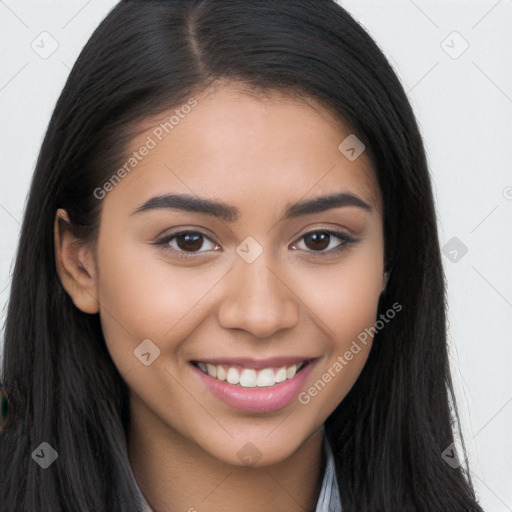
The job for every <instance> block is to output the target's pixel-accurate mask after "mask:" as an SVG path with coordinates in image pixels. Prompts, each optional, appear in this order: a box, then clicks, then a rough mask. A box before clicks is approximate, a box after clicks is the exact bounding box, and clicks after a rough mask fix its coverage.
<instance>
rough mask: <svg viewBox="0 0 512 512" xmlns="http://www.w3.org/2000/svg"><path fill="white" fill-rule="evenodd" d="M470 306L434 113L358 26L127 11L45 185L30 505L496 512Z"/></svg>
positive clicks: (12, 314)
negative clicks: (468, 437) (452, 273)
mask: <svg viewBox="0 0 512 512" xmlns="http://www.w3.org/2000/svg"><path fill="white" fill-rule="evenodd" d="M444 307H445V306H444V284H443V273H442V267H441V258H440V252H439V245H438V238H437V231H436V221H435V211H434V206H433V199H432V192H431V186H430V180H429V174H428V169H427V165H426V159H425V153H424V149H423V145H422V141H421V137H420V135H419V131H418V128H417V125H416V122H415V119H414V116H413V113H412V110H411V108H410V105H409V103H408V101H407V98H406V96H405V94H404V91H403V89H402V87H401V85H400V83H399V81H398V79H397V78H396V76H395V74H394V73H393V71H392V69H391V68H390V66H389V64H388V62H387V61H386V59H385V58H384V56H383V55H382V53H381V52H380V50H379V49H378V48H377V46H376V45H375V43H374V42H373V41H372V40H371V38H370V37H369V36H368V35H367V34H366V33H365V31H364V30H363V29H362V28H361V27H360V26H359V25H358V24H357V23H356V22H355V21H354V20H353V19H352V18H351V17H350V16H349V15H348V14H347V13H346V12H345V11H344V10H343V9H342V8H341V7H340V6H338V5H337V4H336V3H335V2H333V1H330V0H315V2H312V1H308V0H299V1H294V2H275V1H272V0H261V1H257V2H254V1H250V2H249V1H237V2H233V1H232V0H229V1H228V0H216V1H212V0H210V1H208V0H181V1H180V0H175V1H171V0H167V1H166V0H155V1H151V2H147V1H145V0H144V1H143V0H125V1H122V2H120V3H119V4H118V5H117V6H116V7H115V8H114V10H113V11H112V12H111V13H110V14H109V16H108V17H107V18H106V19H105V20H104V21H103V22H102V24H101V25H100V27H99V28H98V29H97V30H96V32H95V33H94V34H93V36H92V37H91V39H90V41H89V42H88V44H87V45H86V47H85V48H84V50H83V52H82V54H81V56H80V58H79V59H78V61H77V63H76V65H75V66H74V68H73V70H72V72H71V75H70V77H69V79H68V82H67V84H66V86H65V88H64V91H63V92H62V95H61V97H60V99H59V101H58V104H57V106H56V109H55V112H54V114H53V117H52V119H51V122H50V126H49V128H48V132H47V135H46V138H45V141H44V143H43V147H42V149H41V154H40V157H39V160H38V163H37V167H36V171H35V175H34V180H33V184H32V188H31V191H30V197H29V200H28V204H27V209H26V214H25V219H24V223H23V228H22V233H21V239H20V246H19V251H18V257H17V261H16V266H15V271H14V275H13V283H12V291H11V298H10V302H9V310H8V317H7V323H6V333H5V348H4V358H3V369H2V382H3V384H4V385H5V389H6V390H8V396H9V403H10V404H11V410H14V413H12V416H13V418H12V419H11V421H10V425H9V426H8V427H6V428H4V431H3V432H2V435H1V437H0V443H1V448H2V458H3V461H4V462H3V464H2V468H1V472H2V474H1V476H2V482H4V485H3V487H2V504H3V510H6V511H19V510H23V511H30V512H34V511H52V512H53V511H58V510H66V511H74V510H76V511H86V510H87V511H89V510H90V511H100V510H101V511H103V510H104V511H109V512H110V511H128V510H130V511H131V510H134V511H140V510H154V511H155V512H166V511H175V510H189V511H193V510H197V511H199V512H201V511H218V510H223V511H224V510H244V511H248V512H249V511H261V510H264V511H275V510H287V511H288V510H289V511H299V510H301V511H304V510H306V511H309V510H316V511H327V510H338V511H339V510H343V511H344V512H346V511H357V512H362V511H368V512H369V511H393V512H398V511H429V512H433V511H439V512H441V511H442V512H449V511H457V512H459V511H479V510H481V508H480V507H479V506H478V504H477V503H476V500H475V496H474V492H473V489H472V485H471V480H470V478H469V474H468V473H467V468H463V467H462V466H461V465H459V464H448V463H447V462H445V460H444V459H443V457H442V454H443V453H444V452H445V450H447V449H450V447H451V446H452V444H453V442H454V433H453V431H452V422H454V421H456V420H457V415H456V409H455V406H454V405H453V402H451V401H450V398H451V397H452V396H453V392H452V385H451V380H450V374H449V367H448V358H447V349H446V328H445V309H444ZM6 395H7V393H6ZM452 405H453V407H451V406H452ZM454 456H455V455H454ZM5 461H9V464H6V463H5Z"/></svg>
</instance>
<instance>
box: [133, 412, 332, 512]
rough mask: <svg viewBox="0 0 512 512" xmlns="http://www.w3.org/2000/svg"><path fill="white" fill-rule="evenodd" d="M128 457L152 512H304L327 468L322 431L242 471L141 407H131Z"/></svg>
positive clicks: (312, 505) (310, 507) (311, 503)
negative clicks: (283, 453)
mask: <svg viewBox="0 0 512 512" xmlns="http://www.w3.org/2000/svg"><path fill="white" fill-rule="evenodd" d="M135 410H136V411H137V412H136V413H135ZM128 455H129V459H130V464H131V466H132V469H133V473H134V476H135V479H136V480H137V483H138V485H139V487H140V489H141V491H142V493H143V495H144V496H145V498H146V500H147V502H148V503H149V505H150V507H151V508H152V510H153V512H225V511H226V510H227V509H229V510H244V511H245V512H261V510H286V511H289V512H305V511H308V512H309V511H312V510H315V507H316V502H317V500H318V495H319V493H320V487H321V484H322V477H323V473H324V468H325V464H326V460H325V455H324V449H323V429H318V430H317V431H315V432H314V433H313V434H312V435H311V436H310V437H309V438H308V439H307V440H306V441H305V442H304V443H303V445H302V446H301V447H300V448H299V449H298V450H297V451H296V452H295V453H293V454H292V455H290V457H288V458H287V459H285V460H283V461H281V462H279V463H277V464H274V465H271V466H263V467H241V466H234V465H231V464H227V463H225V462H223V461H220V460H218V459H216V458H215V457H213V456H212V455H211V454H209V453H208V452H206V451H204V450H203V449H202V448H201V446H199V445H198V444H197V443H195V442H194V441H193V440H190V439H189V438H187V437H184V436H182V435H181V434H180V433H179V432H177V431H176V430H174V429H171V428H170V427H169V426H168V425H164V424H163V423H162V422H161V421H160V420H159V419H158V418H156V417H155V416H154V415H153V414H152V413H151V412H150V411H149V410H148V409H141V408H140V407H137V408H134V407H131V416H130V427H129V431H128Z"/></svg>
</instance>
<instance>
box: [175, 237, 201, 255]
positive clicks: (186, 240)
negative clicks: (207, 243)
mask: <svg viewBox="0 0 512 512" xmlns="http://www.w3.org/2000/svg"><path fill="white" fill-rule="evenodd" d="M176 241H177V244H178V247H179V248H180V249H181V250H183V251H197V250H199V249H201V246H202V245H203V237H202V235H199V234H194V233H192V234H186V235H179V236H178V237H177V239H176Z"/></svg>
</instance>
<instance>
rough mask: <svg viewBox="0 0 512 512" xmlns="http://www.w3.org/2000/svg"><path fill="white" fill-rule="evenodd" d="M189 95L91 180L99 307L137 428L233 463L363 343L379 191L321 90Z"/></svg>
mask: <svg viewBox="0 0 512 512" xmlns="http://www.w3.org/2000/svg"><path fill="white" fill-rule="evenodd" d="M195 100H196V101H197V103H196V102H195V101H193V100H191V101H190V102H189V103H186V102H184V104H187V105H189V107H190V108H184V107H183V108H180V107H179V106H178V107H177V110H178V112H175V111H174V110H173V111H170V112H169V113H167V114H166V115H164V116H162V118H161V119H158V120H157V121H155V122H154V123H150V124H148V126H149V129H148V130H147V132H145V133H144V134H142V135H141V136H139V137H137V138H136V139H135V140H133V144H132V147H131V150H130V151H131V152H136V153H137V154H136V155H135V156H134V155H133V153H130V154H129V155H127V162H128V160H129V158H130V157H133V158H136V159H137V163H136V165H135V166H134V167H133V168H132V167H131V165H130V164H129V165H128V166H127V167H126V168H125V170H126V169H130V171H129V172H126V176H124V177H122V175H123V173H120V174H121V177H122V179H121V180H120V181H119V180H115V182H117V181H119V183H118V184H117V185H116V186H114V187H109V186H108V185H107V187H106V188H107V189H109V188H111V190H110V191H109V192H108V193H107V194H106V197H105V198H104V199H102V202H103V204H102V214H101V223H100V230H99V239H98V244H97V247H96V254H95V261H96V274H95V294H96V296H97V299H98V307H99V312H100V316H101V322H102V326H103V330H104V335H105V339H106V343H107V346H108V350H109V352H110V354H111V356H112V358H113V361H114V363H115V364H116V366H117V368H118V369H119V372H120V374H121V375H122V377H123V379H124V380H125V381H126V383H127V385H128V387H129V389H130V393H131V414H132V416H133V417H136V418H138V421H139V422H140V421H142V423H144V424H143V427H144V428H147V429H158V431H160V432H167V433H168V434H169V435H171V436H172V437H173V438H182V439H183V440H184V441H186V442H188V443H192V444H193V445H194V446H195V447H196V448H197V447H198V448H200V449H202V450H203V451H206V452H208V453H209V454H210V455H213V456H214V457H215V458H217V459H220V460H223V461H225V462H228V463H231V464H237V465H243V464H246V463H247V461H248V460H249V459H252V462H253V463H255V464H257V465H265V464H271V463H276V462H279V461H280V460H284V459H285V458H286V457H288V456H290V455H291V454H292V453H293V452H295V451H296V450H297V449H298V448H299V447H300V446H301V445H302V444H303V443H304V442H305V441H306V440H307V439H308V438H309V437H310V436H311V435H312V434H313V433H314V432H315V431H316V430H317V429H318V428H319V427H321V426H322V424H323V423H324V422H325V420H326V418H327V417H328V416H329V415H330V414H331V413H332V411H333V410H334V409H335V407H336V406H337V405H338V404H339V403H340V401H341V400H343V398H344V397H345V395H346V394H347V392H348V391H349V390H350V388H351V387H352V385H353V384H354V382H355V380H356V379H357V377H358V375H359V373H360V372H361V369H362V367H363V365H364V363H365V361H366V358H367V355H368V352H369V349H370V345H371V337H368V336H367V335H366V337H365V336H361V333H364V332H365V329H367V328H369V327H371V326H373V325H374V323H375V319H376V312H377V303H378V299H379V295H380V293H381V291H382V287H383V231H382V205H381V197H380V192H379V188H378V184H377V182H376V179H375V177H374V173H373V171H372V168H371V165H370V162H369V159H368V158H367V156H366V154H365V153H364V152H363V153H362V154H361V155H360V156H359V157H358V158H356V159H354V156H357V152H353V151H350V148H348V149H349V151H348V152H347V151H344V152H342V151H341V150H340V149H339V145H340V143H341V142H342V141H344V139H346V138H347V136H349V135H350V131H349V130H347V129H346V128H344V127H343V126H342V125H340V124H339V123H336V122H335V121H334V120H333V118H332V117H330V116H329V114H328V113H327V112H326V111H325V110H323V109H322V108H321V107H320V106H319V105H314V104H313V103H312V104H311V105H308V104H306V103H305V102H300V101H298V100H295V99H292V98H291V97H287V96H285V95H284V94H281V93H272V94H269V95H268V96H267V97H266V98H265V99H264V98H263V97H258V96H256V95H254V94H253V95H251V94H248V93H247V92H242V91H241V90H240V89H237V88H236V87H234V86H229V85H223V86H217V87H216V88H215V89H214V90H213V89H212V90H209V91H208V92H205V93H202V94H200V95H197V96H196V97H195ZM173 115H174V116H175V117H174V119H173V120H172V122H171V121H170V118H171V116H173ZM178 118H179V121H177V119H178ZM165 122H167V123H168V124H167V125H165ZM161 123H164V124H161ZM164 126H165V128H163V127H164ZM170 126H172V128H170ZM350 140H351V139H349V141H350ZM346 144H348V143H346ZM349 146H350V144H349ZM143 147H146V148H147V151H146V150H143V149H141V148H143ZM343 147H344V146H343ZM345 149H347V148H345ZM355 149H360V148H359V147H356V148H355ZM353 153H354V155H353ZM345 155H347V156H349V157H350V159H349V158H347V156H345ZM134 163H135V161H131V164H134ZM118 177H119V175H118ZM358 336H359V339H358ZM364 338H365V339H366V344H364V343H362V342H361V339H364ZM354 342H355V344H354ZM356 347H357V348H356ZM348 353H350V354H351V356H350V354H348ZM207 363H208V365H207ZM300 363H305V364H304V366H302V368H300ZM297 364H299V366H298V368H296V366H294V365H297ZM200 367H202V368H203V370H204V368H206V371H207V372H208V370H209V371H210V373H212V374H214V375H216V377H214V376H210V375H207V374H206V373H204V371H203V370H202V369H201V368H200ZM294 369H298V370H299V371H298V372H297V373H296V374H295V377H293V374H294ZM225 379H227V380H225ZM240 379H241V380H242V382H241V383H238V384H237V383H236V382H237V381H238V380H240ZM283 379H285V380H283ZM276 381H277V382H276ZM162 429H164V430H162ZM155 432H156V430H155ZM249 443H250V444H249ZM247 456H249V458H247Z"/></svg>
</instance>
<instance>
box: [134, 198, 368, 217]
mask: <svg viewBox="0 0 512 512" xmlns="http://www.w3.org/2000/svg"><path fill="white" fill-rule="evenodd" d="M346 206H356V207H358V208H362V209H363V210H366V211H369V212H370V211H371V210H372V207H371V206H370V205H369V204H368V203H366V202H365V201H363V200H362V199H360V198H359V197H357V196H355V195H354V194H350V193H348V192H342V193H339V194H331V195H327V196H321V197H316V198H314V199H310V200H307V201H300V202H298V203H294V204H291V205H288V206H287V207H286V210H285V214H284V216H283V219H292V218H296V217H300V216H302V215H310V214H313V213H321V212H324V211H326V210H330V209H331V208H340V207H346ZM157 209H170V210H178V211H186V212H192V213H204V214H206V215H211V216H213V217H216V218H219V219H222V220H226V221H229V222H233V221H236V220H237V219H238V218H239V216H240V212H239V210H238V208H236V207H234V206H230V205H228V204H226V203H223V202H221V201H214V200H211V199H204V198H199V197H195V196H191V195H187V194H165V195H162V196H156V197H152V198H151V199H149V200H148V201H146V202H145V203H144V204H143V205H142V206H140V207H139V208H137V210H135V212H134V214H137V213H140V212H146V211H149V210H157Z"/></svg>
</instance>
